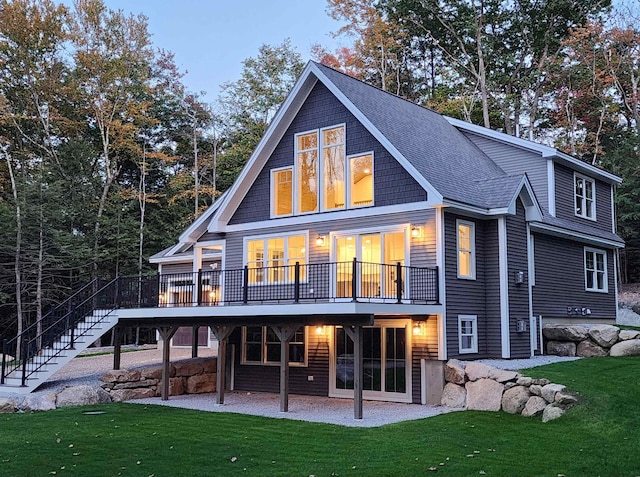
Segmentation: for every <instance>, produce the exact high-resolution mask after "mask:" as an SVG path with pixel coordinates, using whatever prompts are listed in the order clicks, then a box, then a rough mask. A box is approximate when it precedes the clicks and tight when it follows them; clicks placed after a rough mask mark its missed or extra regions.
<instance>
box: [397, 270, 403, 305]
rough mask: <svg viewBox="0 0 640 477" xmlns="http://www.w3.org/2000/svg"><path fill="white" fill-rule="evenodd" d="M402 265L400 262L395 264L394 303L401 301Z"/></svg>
mask: <svg viewBox="0 0 640 477" xmlns="http://www.w3.org/2000/svg"><path fill="white" fill-rule="evenodd" d="M402 287H403V283H402V265H401V264H400V262H398V263H397V264H396V299H397V301H396V303H398V304H400V303H402Z"/></svg>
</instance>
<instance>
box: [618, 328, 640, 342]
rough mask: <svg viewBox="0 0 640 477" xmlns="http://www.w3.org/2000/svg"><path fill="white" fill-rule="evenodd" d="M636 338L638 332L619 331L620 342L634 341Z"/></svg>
mask: <svg viewBox="0 0 640 477" xmlns="http://www.w3.org/2000/svg"><path fill="white" fill-rule="evenodd" d="M637 338H640V331H636V330H620V333H618V339H619V340H620V341H627V340H635V339H637Z"/></svg>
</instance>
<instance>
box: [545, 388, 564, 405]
mask: <svg viewBox="0 0 640 477" xmlns="http://www.w3.org/2000/svg"><path fill="white" fill-rule="evenodd" d="M564 390H565V386H563V385H562V384H547V385H546V386H543V387H542V397H543V398H544V400H545V401H547V402H549V403H552V402H553V401H555V399H556V393H558V392H560V391H564Z"/></svg>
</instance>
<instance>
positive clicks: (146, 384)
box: [112, 379, 158, 389]
mask: <svg viewBox="0 0 640 477" xmlns="http://www.w3.org/2000/svg"><path fill="white" fill-rule="evenodd" d="M157 384H158V380H157V379H141V380H140V381H132V382H130V383H117V384H115V385H114V386H113V388H112V389H133V388H150V387H151V386H156V385H157Z"/></svg>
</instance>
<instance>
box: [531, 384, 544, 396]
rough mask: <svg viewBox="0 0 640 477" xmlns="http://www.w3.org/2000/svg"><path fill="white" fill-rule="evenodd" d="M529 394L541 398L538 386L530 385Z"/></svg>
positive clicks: (540, 389)
mask: <svg viewBox="0 0 640 477" xmlns="http://www.w3.org/2000/svg"><path fill="white" fill-rule="evenodd" d="M529 392H530V393H531V394H533V395H534V396H542V386H540V385H539V384H532V385H531V386H529Z"/></svg>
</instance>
